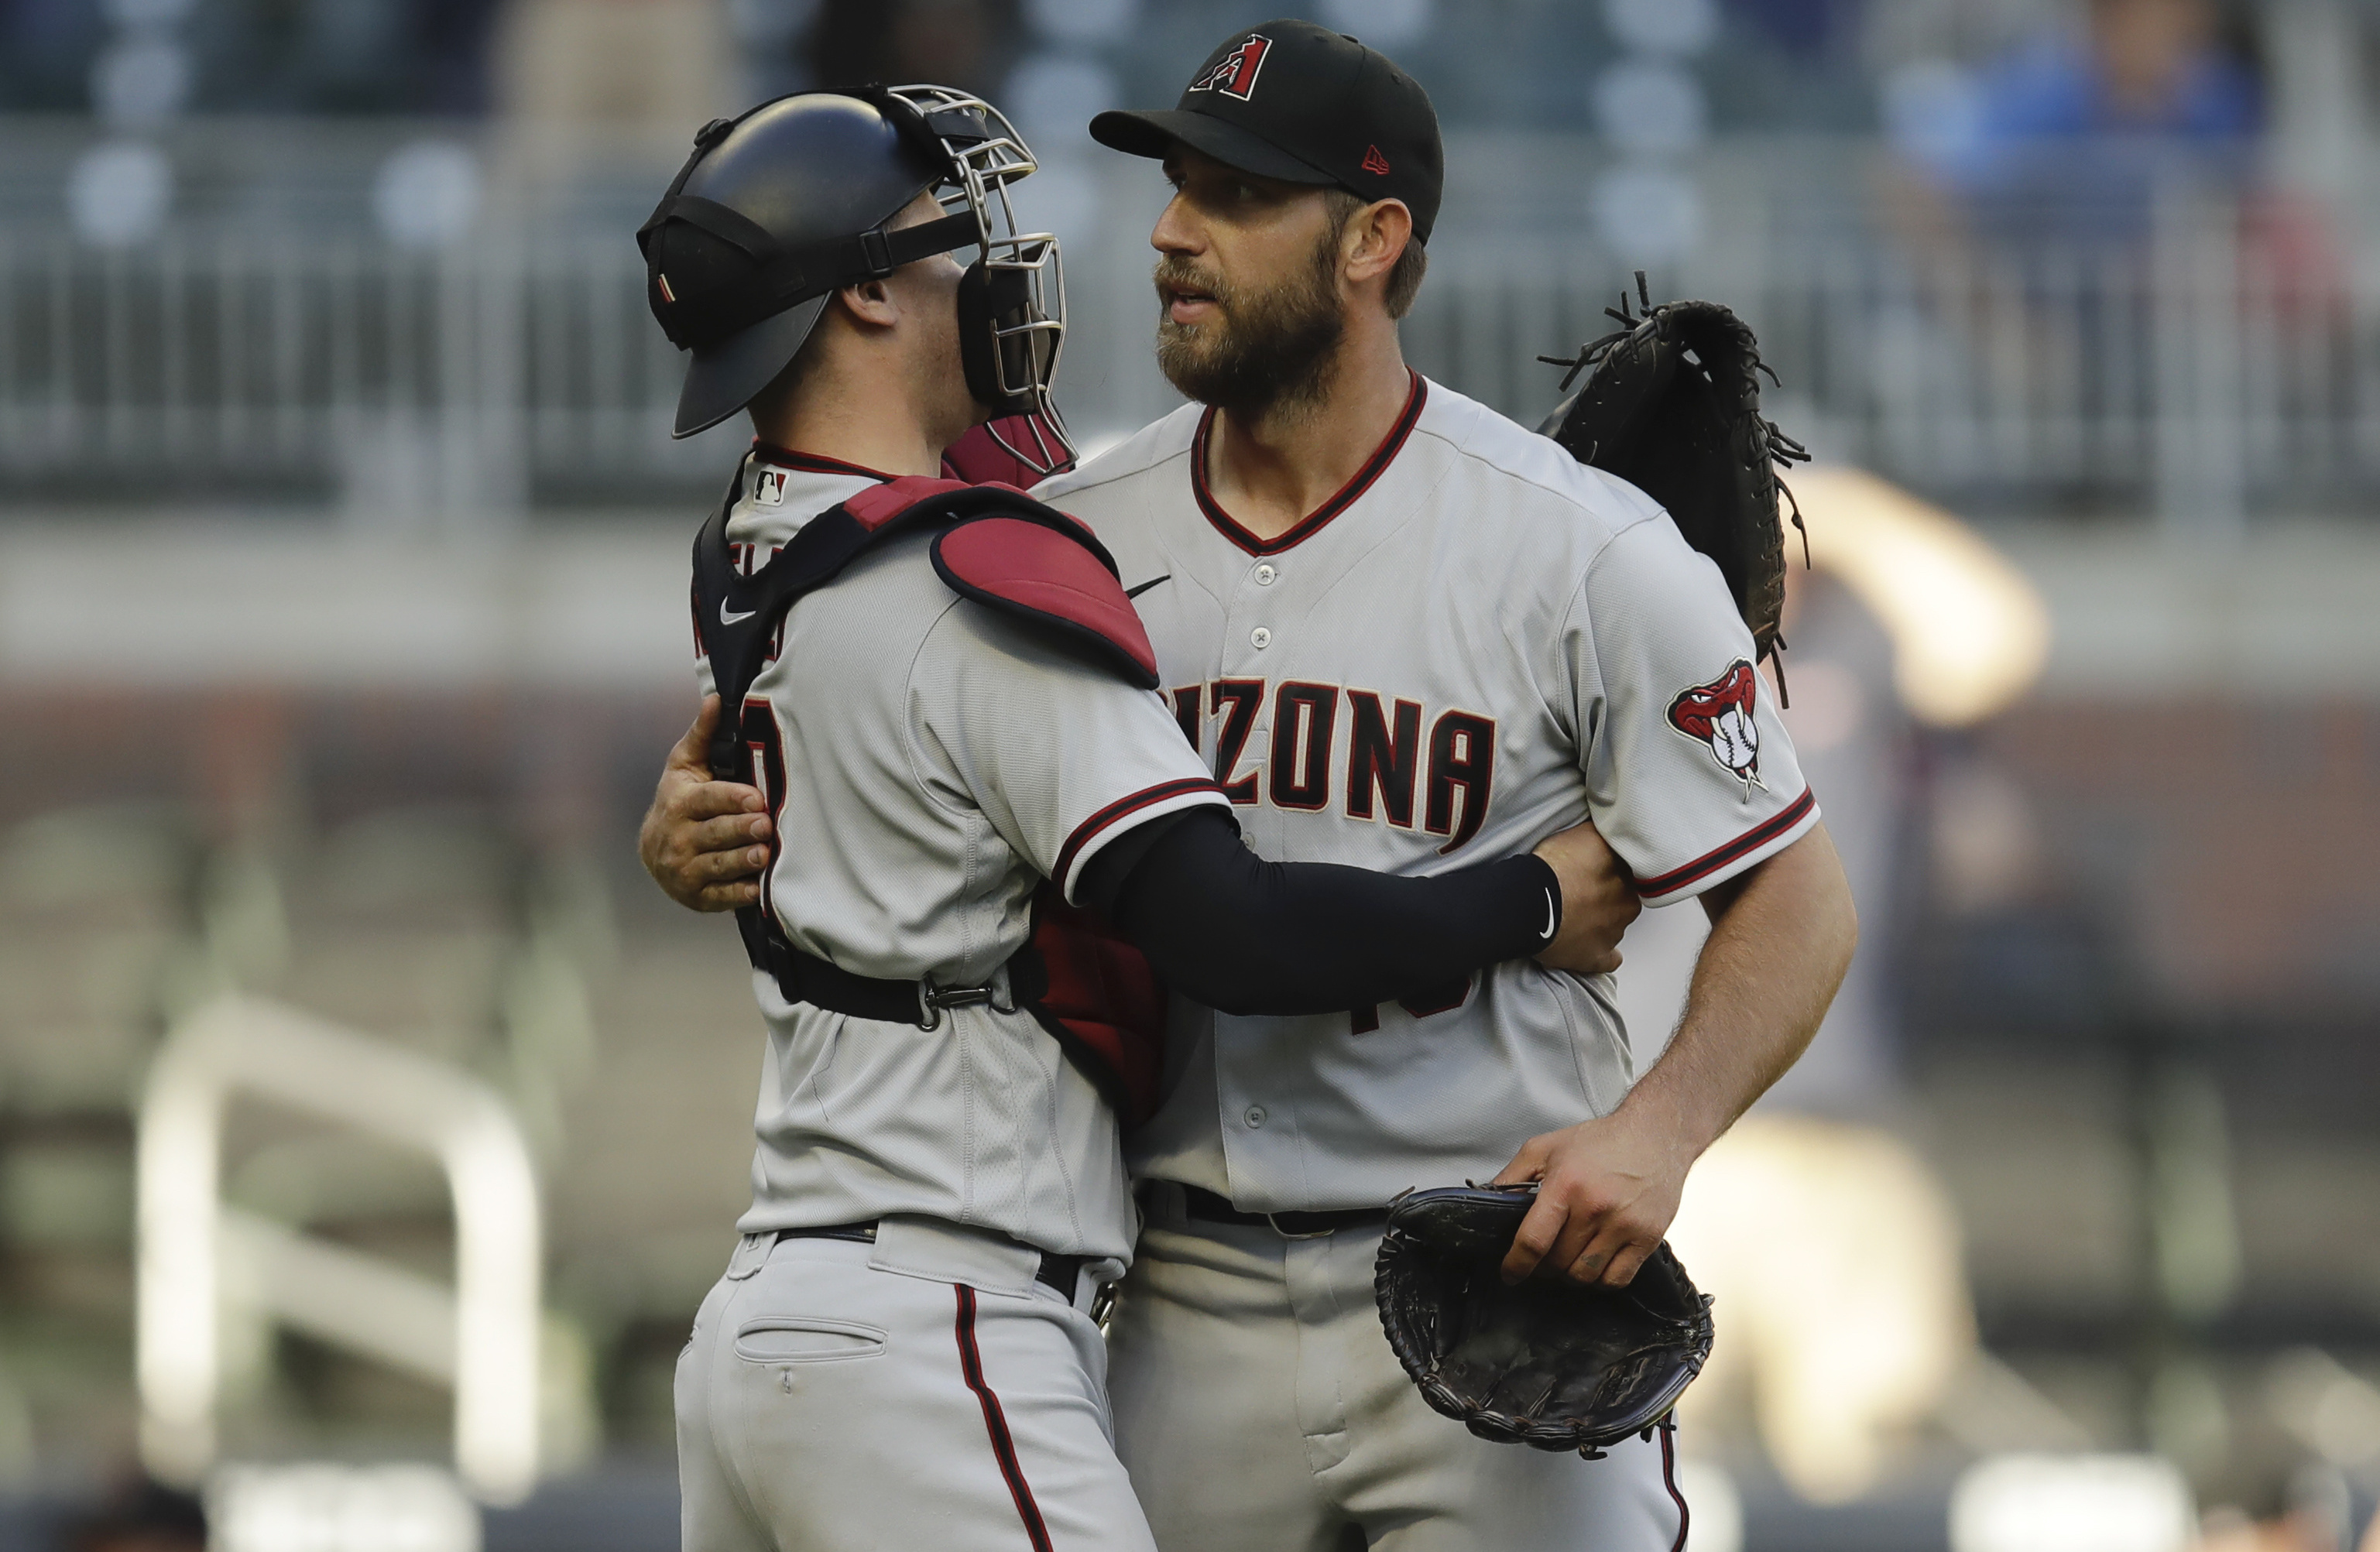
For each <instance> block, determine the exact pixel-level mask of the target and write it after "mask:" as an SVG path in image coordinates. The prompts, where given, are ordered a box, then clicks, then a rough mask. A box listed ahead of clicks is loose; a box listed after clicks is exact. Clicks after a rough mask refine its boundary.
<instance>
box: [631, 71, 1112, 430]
mask: <svg viewBox="0 0 2380 1552" xmlns="http://www.w3.org/2000/svg"><path fill="white" fill-rule="evenodd" d="M1034 168H1035V164H1034V161H1033V156H1032V152H1030V151H1028V150H1027V149H1026V145H1025V142H1024V140H1023V139H1021V138H1020V137H1019V136H1018V135H1017V134H1016V132H1015V130H1014V128H1013V127H1010V125H1009V123H1008V120H1007V119H1006V118H1005V117H1004V116H1002V115H1001V114H1000V112H999V111H998V110H997V109H995V108H993V107H991V106H990V104H988V103H984V102H982V101H981V100H980V99H977V98H974V97H969V96H967V95H965V94H964V93H962V92H958V91H953V90H951V89H949V88H947V87H938V86H904V87H892V88H886V87H872V86H871V87H858V88H853V89H850V90H845V91H813V92H801V93H797V94H795V95H794V96H790V97H780V98H778V99H776V100H775V101H773V102H769V103H762V104H760V105H759V107H757V108H753V109H751V110H750V111H749V112H747V113H746V114H744V115H742V116H741V117H738V118H734V119H714V120H712V121H711V122H710V124H707V125H705V126H704V127H702V130H701V132H700V133H698V134H697V135H696V136H695V143H694V152H693V154H692V155H690V156H689V157H687V158H686V165H685V166H684V167H682V168H680V169H679V171H678V175H677V177H676V179H675V180H674V182H673V183H672V184H671V185H670V188H669V192H668V193H667V194H665V195H663V196H662V201H661V203H660V204H659V205H658V206H656V207H655V209H654V211H653V213H652V215H651V216H650V218H649V219H648V220H647V221H646V222H645V224H644V225H643V226H642V227H640V228H639V229H638V230H637V246H638V247H640V248H641V249H643V250H644V255H645V283H646V300H647V301H648V302H649V303H650V305H651V308H652V310H653V316H654V318H656V319H657V320H659V321H660V322H661V325H662V331H663V332H664V333H667V334H668V335H669V337H670V340H671V343H673V344H674V345H676V346H678V347H679V348H680V349H682V350H687V351H690V352H692V353H693V356H694V362H693V365H692V367H691V368H690V369H689V370H687V372H686V388H685V390H684V392H683V393H682V394H681V395H680V396H679V399H678V406H677V419H676V425H675V428H674V435H677V436H681V437H686V436H692V435H693V434H695V433H696V432H697V431H701V430H708V429H709V428H710V427H712V426H715V425H717V424H718V423H719V422H720V421H722V420H724V419H725V418H727V417H729V416H730V415H733V414H735V412H736V411H737V410H738V409H741V408H743V407H744V406H745V405H747V404H748V403H749V402H750V401H751V399H752V397H753V395H755V394H759V392H760V390H762V389H763V388H765V387H767V386H768V385H769V383H770V382H771V381H772V380H774V379H775V377H776V376H777V374H778V373H779V372H781V371H783V370H784V368H785V366H786V365H787V364H788V363H789V362H791V361H792V360H793V358H794V356H795V352H797V351H798V350H800V349H801V347H802V343H803V341H805V340H806V339H807V338H808V337H809V333H810V330H811V328H812V327H813V326H815V325H816V324H817V322H818V320H819V315H820V313H821V312H823V311H824V310H825V308H826V302H827V298H828V297H830V296H832V294H833V293H834V292H835V291H836V290H837V289H838V288H840V287H842V286H845V285H855V284H856V283H858V282H860V281H864V280H870V279H879V278H881V277H882V276H884V275H888V274H890V273H892V271H893V270H895V269H897V268H899V267H900V266H901V265H903V264H906V263H911V262H914V261H917V260H919V259H924V258H927V257H929V256H930V255H933V254H936V253H945V252H949V251H950V250H952V249H963V248H965V249H977V250H978V252H977V258H976V260H975V262H974V263H973V264H971V265H970V266H969V268H968V270H967V272H966V275H965V278H964V279H963V280H962V281H961V283H960V285H959V339H960V349H961V358H962V362H963V365H964V370H965V373H966V382H967V387H968V390H969V392H971V393H972V394H974V396H975V397H976V399H977V401H978V402H980V403H982V404H983V405H984V406H986V407H987V408H989V409H990V410H992V411H993V412H995V413H997V414H1002V415H1010V414H1026V413H1035V414H1039V415H1041V416H1043V417H1044V418H1047V419H1048V420H1049V421H1050V424H1051V425H1052V426H1053V427H1055V426H1056V425H1057V424H1058V421H1057V415H1056V410H1055V408H1054V406H1052V405H1051V404H1050V378H1051V376H1052V374H1053V373H1054V372H1055V370H1056V368H1057V362H1058V346H1059V343H1060V341H1061V339H1062V336H1063V334H1064V331H1065V291H1064V285H1063V281H1062V277H1061V275H1060V272H1059V267H1058V243H1057V239H1056V238H1055V237H1053V236H1050V235H1048V234H1046V233H1019V232H1018V231H1017V230H1016V223H1015V217H1014V212H1012V211H1011V210H1010V208H1009V203H1008V192H1007V186H1008V185H1009V184H1012V183H1014V182H1016V181H1017V180H1018V179H1020V178H1023V177H1025V176H1027V175H1029V174H1031V173H1032V172H1033V171H1034ZM928 190H931V191H932V192H933V194H934V196H935V198H936V199H937V200H939V201H940V202H941V205H942V207H943V210H944V212H946V213H945V214H944V215H943V216H942V217H941V219H940V220H937V221H931V222H927V223H925V224H920V225H915V226H906V227H902V228H900V229H898V230H892V231H888V230H887V229H886V225H885V224H886V223H887V222H888V221H890V220H891V219H892V217H893V216H894V215H896V214H898V213H899V212H900V211H901V210H902V209H903V208H904V207H905V206H906V205H907V204H908V203H909V201H910V200H913V199H915V198H916V197H917V195H918V194H919V193H921V192H925V191H928Z"/></svg>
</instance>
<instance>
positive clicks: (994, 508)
mask: <svg viewBox="0 0 2380 1552" xmlns="http://www.w3.org/2000/svg"><path fill="white" fill-rule="evenodd" d="M741 484H742V479H741V475H740V472H739V475H738V479H737V482H736V486H735V488H731V490H730V491H729V492H728V497H727V500H726V501H725V502H723V503H722V504H721V505H720V507H719V509H718V510H717V511H716V512H714V513H712V514H711V516H710V521H708V522H706V523H705V524H704V525H703V527H702V529H701V531H700V532H699V533H698V535H696V537H695V541H694V595H693V605H694V622H695V637H696V640H697V642H698V645H699V646H700V647H701V648H702V649H703V651H704V653H705V654H706V655H707V656H708V657H709V658H710V668H711V676H712V678H713V680H714V681H715V683H716V684H717V685H718V689H719V700H720V708H721V710H720V716H719V721H718V724H717V727H716V728H715V730H714V731H713V733H712V734H711V742H710V771H711V775H712V776H713V777H714V778H716V779H718V780H721V781H733V782H752V781H753V778H754V774H755V773H754V771H753V770H752V751H751V747H750V745H749V743H748V742H747V739H746V738H745V736H744V727H743V721H744V716H743V713H744V701H745V697H746V696H747V694H748V693H749V692H750V690H751V687H752V683H753V681H754V680H756V679H758V678H759V675H760V671H761V670H762V669H763V668H764V667H766V666H767V664H768V662H769V661H770V660H771V658H773V657H774V656H775V655H776V652H777V650H778V648H779V646H780V645H781V643H782V641H783V625H784V621H785V617H786V615H787V614H788V613H789V612H791V611H792V609H793V607H794V606H795V604H796V603H798V602H800V601H801V600H802V599H803V598H804V597H806V596H807V595H808V594H810V593H813V592H816V591H817V590H818V589H820V588H824V587H828V586H830V585H832V583H833V582H834V581H835V579H836V578H837V577H839V576H842V575H843V573H844V570H845V569H847V568H848V567H849V566H850V565H851V564H852V563H853V562H854V561H856V560H857V559H858V558H859V557H860V556H861V555H863V554H865V553H867V552H868V551H869V550H871V549H873V548H874V547H875V546H877V545H878V544H880V543H882V542H883V541H885V540H889V539H891V538H892V537H893V536H895V535H897V534H907V533H917V532H919V531H925V530H932V531H933V532H934V538H933V543H932V559H933V564H934V570H935V572H936V574H937V575H939V576H941V578H942V580H943V581H944V582H945V583H947V584H948V585H949V586H950V587H951V588H952V589H953V591H954V592H957V593H959V594H960V595H961V596H963V597H965V598H968V599H971V600H975V601H977V602H978V603H981V604H984V605H986V606H987V607H990V608H992V609H996V610H999V611H1000V612H1002V613H1003V614H1006V615H1008V616H1010V617H1011V618H1013V619H1015V620H1018V621H1020V622H1022V623H1024V624H1027V625H1028V626H1030V627H1031V628H1033V629H1034V630H1035V631H1036V632H1037V633H1038V634H1040V635H1042V636H1043V637H1045V638H1047V639H1049V640H1050V641H1051V642H1053V643H1054V644H1057V645H1060V646H1062V647H1063V648H1065V649H1068V650H1069V651H1071V652H1072V653H1073V654H1074V655H1075V656H1076V657H1078V658H1080V659H1082V660H1084V661H1087V662H1090V663H1092V664H1094V665H1096V666H1098V667H1100V668H1103V669H1105V670H1107V671H1108V672H1110V673H1115V674H1116V675H1118V676H1119V677H1121V678H1123V679H1124V680H1125V681H1126V682H1127V683H1130V684H1132V685H1137V686H1139V687H1140V688H1142V689H1154V688H1156V687H1157V682H1158V675H1157V655H1156V652H1155V650H1154V649H1152V648H1151V647H1150V646H1149V643H1148V636H1147V632H1146V631H1145V630H1144V629H1143V628H1142V626H1141V624H1140V617H1139V615H1138V614H1136V613H1135V612H1134V610H1133V607H1132V601H1131V600H1130V599H1128V598H1126V597H1125V595H1124V591H1123V583H1122V582H1121V581H1120V580H1119V579H1118V576H1117V573H1116V565H1115V561H1114V559H1113V557H1111V555H1110V554H1109V553H1108V552H1107V549H1106V547H1105V546H1104V545H1102V544H1100V543H1099V540H1098V538H1097V537H1096V536H1094V535H1093V534H1092V532H1091V531H1090V529H1088V528H1087V527H1084V526H1083V525H1082V524H1081V523H1079V522H1077V521H1075V519H1074V518H1072V517H1069V516H1067V515H1065V514H1064V513H1062V512H1059V511H1057V510H1055V509H1054V508H1051V507H1048V506H1044V505H1043V504H1041V503H1039V502H1037V501H1035V500H1033V499H1032V498H1031V497H1029V496H1027V495H1026V494H1025V493H1024V492H1023V491H1018V490H1015V489H1014V488H1012V487H1010V486H1005V485H967V484H963V483H961V482H960V481H957V480H952V479H923V478H910V479H895V480H892V481H890V482H888V483H886V484H882V485H879V486H876V487H874V488H872V489H870V490H867V491H861V492H860V493H859V494H857V495H856V496H853V497H852V498H851V499H850V500H848V501H846V502H844V503H843V504H842V505H841V506H837V507H832V508H830V509H829V510H827V511H825V512H822V513H820V515H818V516H816V517H814V518H812V519H811V520H810V521H809V522H808V523H807V524H805V525H804V526H803V527H802V528H801V530H800V531H799V532H798V533H796V534H795V536H794V537H793V539H792V540H790V541H788V542H787V543H786V544H785V546H784V547H783V549H782V550H780V551H778V552H776V553H775V554H774V555H772V556H771V557H769V558H768V560H767V561H766V563H765V564H759V565H750V564H748V559H747V558H744V557H739V556H738V555H737V554H736V553H735V549H734V548H733V547H731V546H730V545H729V543H728V540H727V518H728V515H729V513H730V512H731V511H732V510H733V509H734V507H735V496H736V492H737V490H740V488H741ZM788 818H792V816H785V815H782V814H781V815H780V816H779V834H778V840H777V844H778V845H780V846H782V845H783V843H784V835H783V831H784V827H785V822H786V820H787V819H788ZM772 861H773V858H772ZM735 924H736V927H737V928H738V930H739V931H740V932H741V933H742V935H743V939H744V949H745V953H746V955H747V957H748V958H749V959H750V960H751V962H752V964H753V966H754V967H755V968H756V969H759V970H762V971H765V972H767V973H768V974H769V976H771V978H772V979H773V980H775V982H776V983H777V987H778V989H779V990H780V991H782V992H783V994H784V997H785V999H786V1000H788V1001H793V1002H808V1003H812V1004H814V1005H816V1006H818V1007H821V1008H827V1009H831V1010H832V1011H834V1012H842V1013H846V1014H849V1015H851V1016H853V1017H855V1018H867V1019H877V1020H881V1021H884V1022H887V1023H914V1024H917V1025H920V1026H921V1027H924V1028H928V1029H931V1028H933V1027H934V1026H935V1025H938V1024H939V1023H940V1022H941V1012H942V1010H943V1009H945V1008H950V1007H957V1006H964V1005H966V1004H968V1003H975V1002H991V1001H994V1000H996V999H997V997H998V995H999V994H998V992H997V991H996V990H995V988H992V987H981V988H977V987H952V988H938V987H935V986H933V985H932V984H931V983H929V982H923V981H903V980H887V979H882V978H880V977H877V976H860V975H855V974H854V973H853V972H851V971H848V970H845V969H843V968H842V967H841V966H839V965H837V964H833V963H832V962H831V961H829V960H825V959H821V958H819V957H818V956H817V955H815V954H811V953H807V952H804V951H803V950H801V949H799V948H797V947H795V944H794V943H793V942H792V940H790V939H788V938H787V937H786V935H785V932H784V928H783V925H782V924H781V923H780V922H779V921H778V920H777V918H776V916H775V915H774V913H773V912H771V911H768V910H764V909H763V908H762V907H760V906H758V905H747V906H745V907H743V908H742V909H740V910H738V911H737V912H736V913H735ZM1004 969H1005V970H1006V972H1007V981H1008V986H1007V988H1006V990H1007V994H1008V995H1009V996H1010V997H1013V998H1014V1005H1015V1006H1016V1007H1018V1008H1021V1009H1024V1010H1026V1011H1027V1012H1031V1013H1032V1015H1033V1017H1034V1019H1035V1020H1036V1022H1038V1024H1039V1025H1041V1026H1042V1027H1043V1028H1044V1029H1046V1030H1047V1031H1049V1033H1050V1035H1051V1036H1052V1037H1054V1038H1056V1040H1057V1041H1058V1043H1059V1045H1060V1047H1061V1048H1062V1049H1064V1051H1065V1052H1066V1055H1067V1056H1068V1058H1069V1059H1070V1060H1072V1061H1074V1062H1075V1065H1076V1066H1077V1067H1078V1068H1079V1069H1081V1070H1082V1072H1083V1073H1085V1075H1086V1076H1087V1077H1089V1078H1090V1079H1091V1081H1092V1082H1093V1083H1094V1084H1095V1085H1098V1087H1099V1091H1100V1092H1101V1093H1102V1094H1103V1095H1105V1096H1106V1097H1107V1099H1108V1101H1109V1103H1110V1104H1111V1105H1112V1106H1113V1107H1114V1109H1115V1110H1116V1113H1117V1114H1118V1115H1119V1116H1121V1117H1122V1118H1123V1120H1124V1122H1126V1124H1132V1123H1134V1122H1138V1121H1140V1120H1143V1119H1145V1118H1146V1117H1147V1115H1148V1113H1149V1112H1150V1111H1151V1110H1153V1109H1155V1106H1156V1098H1157V1087H1158V1078H1159V1075H1160V1070H1161V1069H1162V1066H1163V1061H1162V1042H1163V1038H1164V1028H1165V995H1164V989H1163V988H1162V987H1161V986H1160V984H1159V982H1158V980H1157V977H1156V974H1155V972H1154V971H1152V970H1151V969H1150V968H1149V965H1148V962H1147V959H1145V958H1144V957H1143V956H1142V955H1141V953H1140V952H1139V951H1138V950H1137V949H1135V948H1134V947H1133V946H1132V945H1131V944H1130V943H1129V942H1127V941H1125V940H1123V938H1122V937H1121V936H1119V935H1118V934H1116V933H1115V932H1114V931H1113V929H1112V928H1109V927H1107V926H1106V924H1104V923H1102V922H1100V921H1099V920H1098V919H1097V918H1096V917H1094V916H1092V915H1090V914H1089V913H1087V912H1085V911H1082V910H1080V909H1078V908H1076V907H1075V906H1071V905H1068V904H1067V903H1065V902H1064V901H1063V900H1062V898H1060V897H1059V894H1058V891H1056V890H1055V889H1054V888H1053V887H1052V886H1051V885H1050V883H1049V882H1048V881H1047V880H1046V879H1045V880H1044V881H1043V883H1042V885H1041V888H1040V890H1039V891H1038V892H1037V893H1036V895H1035V896H1034V903H1033V929H1032V937H1031V939H1030V940H1028V941H1027V943H1026V946H1025V948H1023V949H1022V950H1020V951H1019V952H1017V953H1016V955H1015V956H1014V957H1013V958H1012V959H1011V960H1010V961H1009V962H1008V964H1006V965H1005V966H1004Z"/></svg>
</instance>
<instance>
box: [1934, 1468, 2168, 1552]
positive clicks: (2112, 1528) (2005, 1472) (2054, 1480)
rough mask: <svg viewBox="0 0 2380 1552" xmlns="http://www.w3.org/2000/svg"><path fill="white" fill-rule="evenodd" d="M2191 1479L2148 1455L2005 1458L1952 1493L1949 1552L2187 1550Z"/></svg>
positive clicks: (1967, 1478)
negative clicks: (2185, 1479) (2185, 1477)
mask: <svg viewBox="0 0 2380 1552" xmlns="http://www.w3.org/2000/svg"><path fill="white" fill-rule="evenodd" d="M2197 1541H2198V1524H2197V1514H2196V1511H2195V1510H2194V1508H2193V1507H2192V1501H2191V1495H2190V1484H2189V1483H2188V1482H2186V1481H2184V1480H2183V1478H2182V1474H2181V1473H2180V1471H2179V1470H2178V1469H2176V1468H2175V1467H2174V1466H2173V1464H2172V1463H2171V1462H2170V1461H2163V1460H2159V1459H2158V1458H2156V1457H2155V1456H2153V1455H2002V1456H1998V1457H1997V1458H1995V1459H1992V1460H1987V1461H1982V1462H1980V1463H1979V1464H1977V1465H1975V1466H1973V1468H1971V1469H1970V1470H1969V1471H1968V1472H1967V1473H1966V1474H1965V1475H1964V1476H1962V1477H1961V1478H1960V1480H1959V1485H1958V1486H1957V1487H1956V1488H1955V1489H1954V1490H1953V1491H1952V1494H1951V1497H1950V1547H1951V1552H2187V1549H2188V1548H2190V1547H2192V1546H2195V1545H2196V1544H2197Z"/></svg>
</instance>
